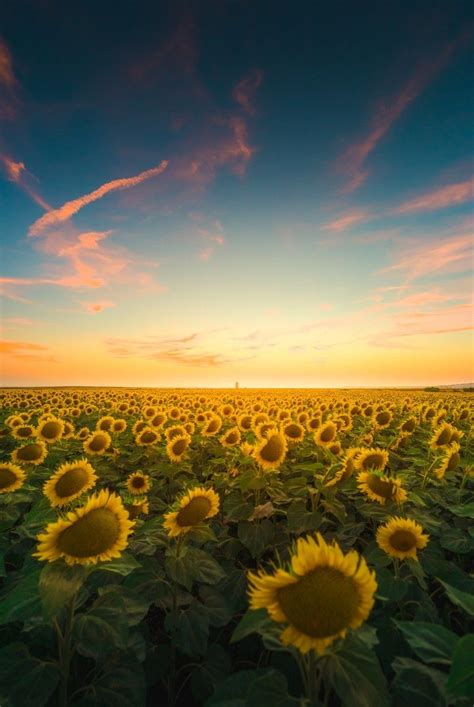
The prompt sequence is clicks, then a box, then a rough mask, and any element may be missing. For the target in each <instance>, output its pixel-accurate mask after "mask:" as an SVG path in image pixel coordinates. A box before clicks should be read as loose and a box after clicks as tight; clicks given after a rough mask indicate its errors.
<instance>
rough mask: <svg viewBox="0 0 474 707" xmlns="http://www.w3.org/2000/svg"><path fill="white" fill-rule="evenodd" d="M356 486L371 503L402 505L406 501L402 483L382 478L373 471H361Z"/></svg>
mask: <svg viewBox="0 0 474 707" xmlns="http://www.w3.org/2000/svg"><path fill="white" fill-rule="evenodd" d="M357 485H358V486H359V489H360V490H361V491H363V493H365V495H366V496H368V498H370V499H371V500H372V501H377V503H380V504H381V505H382V506H383V505H385V503H387V501H395V502H396V503H403V502H404V501H406V499H407V492H406V491H405V489H404V488H403V487H402V482H401V481H400V479H397V478H395V477H393V476H383V475H382V474H380V473H377V472H373V471H361V472H360V473H359V475H358V476H357Z"/></svg>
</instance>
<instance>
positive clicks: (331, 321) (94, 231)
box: [0, 0, 474, 387]
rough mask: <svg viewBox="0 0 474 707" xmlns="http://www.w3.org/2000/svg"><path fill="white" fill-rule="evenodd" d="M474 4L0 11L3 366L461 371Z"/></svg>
mask: <svg viewBox="0 0 474 707" xmlns="http://www.w3.org/2000/svg"><path fill="white" fill-rule="evenodd" d="M470 8H471V2H462V1H461V0H456V2H444V3H443V2H442V3H436V2H433V1H432V0H427V1H426V2H423V1H422V2H414V3H401V2H396V1H393V2H392V1H390V0H387V1H386V2H380V1H379V0H378V1H375V0H374V1H373V2H365V1H364V0H360V1H359V2H337V1H334V2H327V3H317V2H316V3H315V2H301V3H296V4H295V3H281V4H278V3H274V2H267V1H262V2H259V1H257V0H202V2H194V3H182V2H175V1H170V2H167V3H166V2H143V1H140V0H139V1H138V2H136V3H130V2H121V1H117V2H116V3H114V4H113V11H111V5H110V4H108V3H93V2H87V1H86V2H78V1H71V2H67V3H64V2H55V1H53V0H37V1H34V0H30V1H29V2H26V1H25V0H15V2H6V3H5V5H4V6H3V9H2V18H1V19H2V22H1V25H0V234H1V240H2V246H1V269H0V276H1V277H0V287H1V295H2V297H1V329H2V331H1V335H2V350H3V353H2V364H1V365H2V371H1V373H2V376H1V378H2V383H3V384H4V385H133V386H233V385H234V382H235V381H239V382H240V385H241V386H243V387H245V386H249V387H250V386H282V387H288V386H297V387H313V386H314V387H333V386H343V387H345V386H356V387H358V386H384V385H387V386H398V385H426V384H449V383H463V382H469V381H472V380H474V371H473V363H472V361H473V338H472V327H473V316H472V311H473V310H472V292H473V286H472V285H473V279H472V264H473V238H472V226H473V198H474V197H473V194H474V192H473V178H472V166H473V147H474V145H473V129H472V126H473V124H474V110H473V92H472V46H473V24H472V22H473V17H472V10H471V9H470Z"/></svg>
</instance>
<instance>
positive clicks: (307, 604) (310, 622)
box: [249, 533, 377, 654]
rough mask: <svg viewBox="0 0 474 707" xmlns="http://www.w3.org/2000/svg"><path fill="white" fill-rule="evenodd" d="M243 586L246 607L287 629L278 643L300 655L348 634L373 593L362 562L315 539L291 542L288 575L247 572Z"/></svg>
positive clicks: (372, 583)
mask: <svg viewBox="0 0 474 707" xmlns="http://www.w3.org/2000/svg"><path fill="white" fill-rule="evenodd" d="M249 582H250V588H249V599H250V607H251V608H252V609H263V608H265V609H266V610H267V611H268V614H269V616H270V617H271V618H272V619H273V620H274V621H276V622H278V623H283V624H288V625H287V627H286V628H285V629H284V631H283V633H282V634H281V636H280V638H281V641H282V643H284V644H285V645H292V646H295V647H296V648H298V650H299V651H300V652H301V653H303V654H305V653H308V652H309V651H311V650H314V651H316V652H317V653H318V654H323V653H324V652H325V650H326V648H327V647H328V646H329V645H331V643H333V642H334V641H335V640H336V639H338V638H342V637H344V636H345V635H346V633H347V631H348V629H349V628H352V629H355V628H358V627H359V626H360V625H361V624H362V623H363V622H364V621H365V620H366V619H367V617H368V616H369V614H370V612H371V610H372V607H373V605H374V594H375V591H376V589H377V582H376V580H375V573H374V572H371V571H370V570H369V569H368V567H367V564H366V562H365V560H364V558H363V557H361V556H360V555H359V554H358V553H357V552H355V551H354V550H352V551H350V552H349V553H347V554H346V555H344V553H343V552H342V550H341V549H340V547H339V546H338V545H337V544H334V545H328V544H327V543H326V542H325V541H324V539H323V538H322V536H321V535H320V534H319V533H317V534H316V536H315V537H311V536H308V537H306V538H299V539H298V540H297V542H296V546H295V548H294V550H293V553H292V556H291V566H290V567H289V568H288V570H285V569H283V568H278V569H277V570H276V571H275V572H274V573H273V574H266V573H265V572H262V571H261V572H259V573H257V574H253V573H251V572H250V573H249Z"/></svg>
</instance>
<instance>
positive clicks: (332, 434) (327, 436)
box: [314, 420, 337, 447]
mask: <svg viewBox="0 0 474 707" xmlns="http://www.w3.org/2000/svg"><path fill="white" fill-rule="evenodd" d="M336 437H337V425H336V423H335V422H333V421H332V420H328V421H327V422H325V423H324V425H321V427H318V429H317V430H316V432H315V433H314V441H315V442H316V444H318V445H320V446H321V447H327V446H329V445H330V444H332V443H333V442H335V441H336Z"/></svg>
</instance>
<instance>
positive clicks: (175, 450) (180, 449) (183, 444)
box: [166, 434, 191, 462]
mask: <svg viewBox="0 0 474 707" xmlns="http://www.w3.org/2000/svg"><path fill="white" fill-rule="evenodd" d="M190 443H191V438H190V437H189V435H188V434H181V435H177V436H176V437H172V438H171V439H170V441H169V442H168V444H167V445H166V453H167V455H168V458H169V459H170V460H171V461H172V462H180V461H181V459H182V458H183V457H184V455H185V454H186V452H187V451H188V447H189V445H190Z"/></svg>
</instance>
